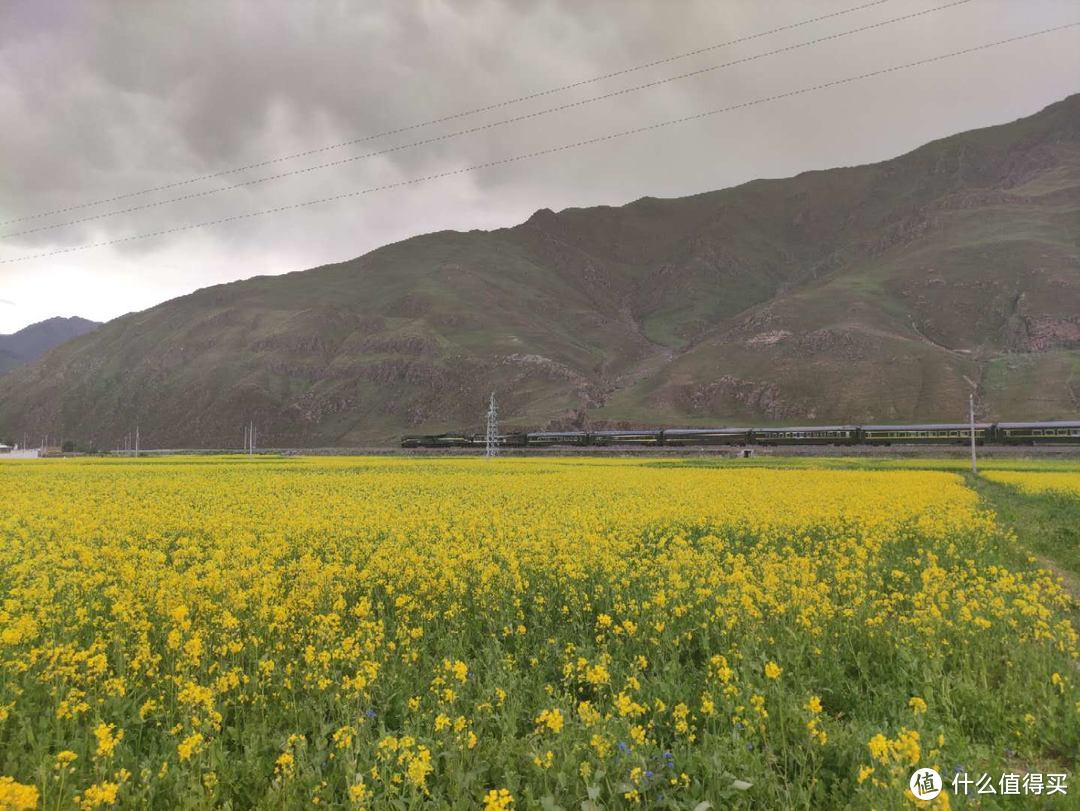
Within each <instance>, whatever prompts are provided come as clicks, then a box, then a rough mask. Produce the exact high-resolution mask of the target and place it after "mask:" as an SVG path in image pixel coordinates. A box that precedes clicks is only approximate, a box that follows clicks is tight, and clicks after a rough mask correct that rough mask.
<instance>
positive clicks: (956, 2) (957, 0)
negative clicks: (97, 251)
mask: <svg viewBox="0 0 1080 811" xmlns="http://www.w3.org/2000/svg"><path fill="white" fill-rule="evenodd" d="M970 2H971V0H953V2H950V3H946V4H945V5H943V6H935V7H933V8H928V9H923V10H922V11H916V12H912V13H911V14H904V15H901V16H899V17H893V18H891V19H888V20H882V21H880V22H876V23H870V24H869V25H863V26H859V27H858V28H851V29H848V30H847V31H840V32H838V33H835V34H829V35H827V36H823V37H817V38H816V39H811V40H807V41H806V42H800V43H796V44H795V45H786V46H784V47H782V48H774V49H773V50H771V51H764V52H762V53H758V54H753V55H751V56H744V57H741V58H739V59H733V60H731V61H730V62H722V63H720V64H717V65H708V66H706V67H703V68H698V69H697V70H692V71H688V72H686V73H680V74H678V75H676V76H669V77H667V78H665V79H657V80H655V81H651V82H646V83H644V84H639V85H635V86H633V87H627V88H623V89H622V90H614V91H611V92H609V93H603V94H601V95H599V96H592V97H590V98H587V99H581V100H579V101H572V102H568V103H566V104H560V105H557V106H555V107H548V108H546V109H544V110H537V111H535V112H532V113H525V114H523V115H518V116H513V117H512V118H504V119H502V120H501V121H493V122H490V123H487V124H481V125H479V126H476V127H469V128H468V129H463V130H457V131H456V132H449V133H445V134H443V135H436V136H434V137H431V138H424V139H422V140H419V141H413V142H411V143H408V144H399V145H397V146H392V147H388V148H386V149H380V150H377V151H375V152H366V153H364V154H362V155H353V156H350V157H347V158H339V159H338V160H334V161H329V162H327V163H320V164H316V165H315V166H308V167H305V168H303V169H293V170H290V171H288V172H279V173H278V174H274V175H267V176H266V177H260V178H254V179H252V180H245V181H242V182H239V183H234V184H232V185H230V186H222V187H218V188H216V189H207V190H205V191H200V192H193V193H191V194H184V195H180V196H179V197H170V198H169V199H167V200H159V201H157V202H153V203H143V204H141V205H137V206H131V207H130V208H124V209H119V210H117V211H106V212H104V213H102V214H93V215H91V216H88V217H80V218H78V219H75V220H68V221H66V222H59V223H53V224H51V225H42V226H38V227H37V228H28V229H25V230H23V231H13V232H11V233H7V234H0V239H11V238H13V237H19V236H26V235H27V234H34V233H38V232H41V231H53V230H55V229H57V228H65V227H68V226H72V225H79V224H80V223H84V222H92V221H94V220H100V219H104V218H106V217H116V216H119V215H121V214H132V213H134V212H137V211H145V210H147V209H151V208H160V207H161V206H166V205H171V204H172V203H179V202H182V201H184V200H194V199H197V198H201V197H209V196H211V195H214V194H219V193H220V192H223V191H229V190H235V189H240V188H244V187H246V186H256V185H259V184H261V183H268V182H270V181H273V180H281V179H283V178H286V177H295V176H297V175H303V174H307V173H309V172H315V171H318V170H320V169H329V168H332V167H335V166H341V165H343V164H346V163H353V162H356V161H361V160H366V159H367V158H374V157H378V156H380V155H389V154H391V153H394V152H400V151H402V150H405V149H414V148H416V147H419V146H426V145H428V144H434V143H439V142H441V141H449V140H451V139H453V138H460V137H461V136H463V135H471V134H473V133H477V132H483V131H485V130H493V129H496V128H498V127H503V126H506V125H507V124H516V123H519V122H521V121H528V120H531V119H535V118H541V117H542V116H546V115H550V114H552V113H557V112H562V111H564V110H571V109H574V108H577V107H584V106H585V105H588V104H594V103H596V102H598V101H605V100H607V99H612V98H616V97H618V96H625V95H627V94H629V93H636V92H638V91H640V90H648V89H650V88H653V87H659V86H661V85H665V84H670V83H672V82H677V81H681V80H683V79H690V78H693V77H695V76H702V75H704V74H706V73H711V72H713V71H717V70H721V69H723V68H729V67H732V66H733V65H742V64H745V63H747V62H754V61H757V60H758V59H764V58H766V57H769V56H776V55H777V54H783V53H789V52H791V51H798V50H801V49H803V48H808V47H810V46H811V45H818V44H820V43H822V42H829V41H831V40H837V39H841V38H842V37H847V36H851V35H852V34H860V33H862V32H864V31H870V30H873V29H876V28H883V27H885V26H887V25H892V24H893V23H898V22H904V21H906V20H911V19H915V18H917V17H923V16H926V15H927V14H933V13H934V12H937V11H943V10H945V9H949V8H954V7H956V6H963V5H966V4H967V3H970Z"/></svg>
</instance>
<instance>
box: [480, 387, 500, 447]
mask: <svg viewBox="0 0 1080 811" xmlns="http://www.w3.org/2000/svg"><path fill="white" fill-rule="evenodd" d="M498 455H499V409H498V407H497V406H496V405H495V392H491V400H490V401H489V402H488V411H487V430H486V431H485V433H484V456H487V457H491V456H498Z"/></svg>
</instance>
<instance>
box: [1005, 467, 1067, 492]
mask: <svg viewBox="0 0 1080 811" xmlns="http://www.w3.org/2000/svg"><path fill="white" fill-rule="evenodd" d="M984 475H985V477H986V478H987V479H989V480H990V481H992V482H997V483H998V484H1008V485H1011V486H1013V487H1015V488H1017V489H1018V490H1019V491H1020V492H1022V493H1027V494H1029V495H1041V494H1044V493H1057V494H1061V495H1069V496H1080V472H1076V471H1073V472H1054V471H1015V470H995V471H992V472H987V473H986V474H984Z"/></svg>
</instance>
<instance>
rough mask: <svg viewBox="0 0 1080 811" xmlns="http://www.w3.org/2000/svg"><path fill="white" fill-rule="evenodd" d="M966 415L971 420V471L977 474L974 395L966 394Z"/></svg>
mask: <svg viewBox="0 0 1080 811" xmlns="http://www.w3.org/2000/svg"><path fill="white" fill-rule="evenodd" d="M968 417H969V418H970V420H971V472H972V473H974V474H975V475H976V476H978V475H979V465H978V463H977V462H976V461H975V395H974V394H969V395H968Z"/></svg>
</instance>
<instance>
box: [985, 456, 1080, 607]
mask: <svg viewBox="0 0 1080 811" xmlns="http://www.w3.org/2000/svg"><path fill="white" fill-rule="evenodd" d="M965 478H966V479H967V482H968V485H969V486H970V487H971V488H972V489H974V490H975V491H976V492H977V493H978V494H979V496H980V497H981V498H982V499H983V501H984V502H985V503H986V505H987V506H988V507H989V508H991V509H993V510H994V512H996V513H997V515H998V520H999V521H1000V522H1001V523H1002V524H1003V525H1005V526H1007V527H1009V528H1011V529H1012V530H1013V531H1014V532H1015V533H1016V536H1017V538H1019V539H1020V544H1021V545H1022V546H1023V548H1024V549H1025V550H1027V551H1028V552H1030V553H1031V554H1033V555H1035V556H1036V557H1038V558H1039V561H1040V563H1041V564H1042V565H1043V566H1044V567H1046V568H1047V569H1049V570H1050V571H1052V572H1054V573H1055V574H1057V575H1059V576H1060V577H1061V579H1062V581H1063V582H1064V586H1065V588H1066V589H1067V590H1068V592H1069V593H1070V594H1071V595H1072V596H1073V600H1074V606H1073V624H1074V625H1076V626H1077V628H1080V498H1076V497H1075V496H1069V495H1064V494H1054V493H1047V494H1043V495H1028V494H1024V493H1020V492H1019V491H1018V490H1017V489H1015V488H1013V487H1010V486H1008V485H1004V484H997V483H995V482H990V481H987V480H986V479H983V478H981V477H976V476H972V475H970V474H965Z"/></svg>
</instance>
